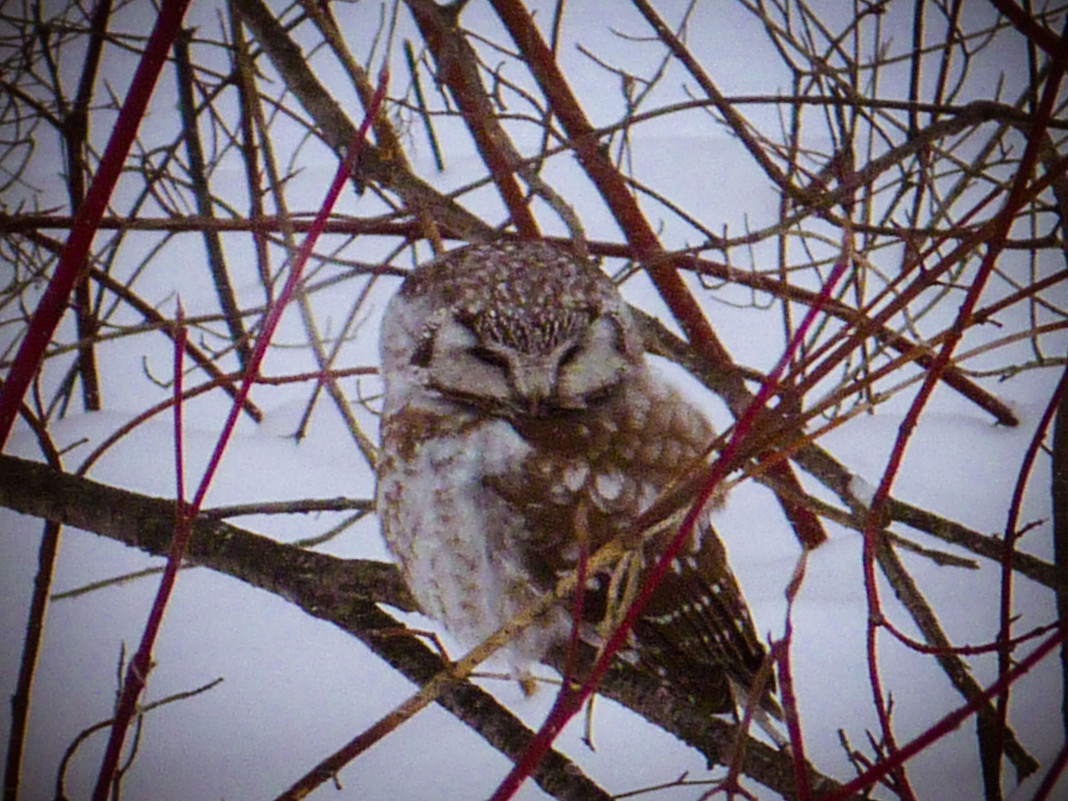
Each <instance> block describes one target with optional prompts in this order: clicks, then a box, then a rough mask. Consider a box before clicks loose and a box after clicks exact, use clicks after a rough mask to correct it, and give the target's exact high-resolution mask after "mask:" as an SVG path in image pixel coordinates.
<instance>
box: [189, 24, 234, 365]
mask: <svg viewBox="0 0 1068 801" xmlns="http://www.w3.org/2000/svg"><path fill="white" fill-rule="evenodd" d="M192 36H193V33H192V31H191V30H189V29H184V30H181V31H179V32H178V35H177V36H176V37H175V38H174V48H173V49H174V61H175V66H176V69H175V74H176V76H177V80H178V110H179V111H180V112H181V116H182V129H183V130H182V138H183V139H184V140H185V149H186V153H187V154H188V156H189V179H190V182H191V183H192V186H193V196H194V198H195V199H196V204H197V211H198V212H199V214H200V216H201V217H205V218H207V219H209V220H210V219H211V218H212V217H214V216H215V203H214V198H213V197H212V194H211V188H210V186H209V183H208V167H207V164H206V163H205V160H204V148H203V147H202V146H201V143H200V130H199V128H198V126H197V107H196V97H195V96H194V94H193V85H194V83H195V81H196V78H195V76H194V72H193V64H192V62H191V60H190V58H189V41H190V39H192ZM201 236H202V237H203V238H204V249H205V250H206V251H207V256H208V269H209V270H211V277H212V280H213V281H214V282H215V295H216V297H217V298H218V299H219V307H220V308H221V309H222V313H223V317H224V318H225V320H226V326H227V328H229V329H230V339H231V340H232V341H233V343H234V347H235V348H236V350H237V356H238V360H239V361H240V363H241V367H242V368H245V367H247V366H248V363H249V358H250V357H251V355H252V347H251V345H250V344H249V337H248V333H247V332H246V331H245V325H244V322H243V321H242V319H241V310H240V309H239V308H238V305H237V298H236V297H235V296H234V288H233V286H232V285H231V283H230V274H229V271H228V270H227V269H226V257H225V256H224V255H223V247H222V240H221V239H220V238H219V233H218V231H216V230H214V229H212V228H210V227H205V228H203V229H202V230H201Z"/></svg>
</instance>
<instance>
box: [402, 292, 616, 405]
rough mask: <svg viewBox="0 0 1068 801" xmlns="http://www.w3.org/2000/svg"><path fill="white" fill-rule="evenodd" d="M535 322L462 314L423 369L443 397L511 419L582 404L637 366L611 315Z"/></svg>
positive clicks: (437, 335) (441, 333) (445, 328)
mask: <svg viewBox="0 0 1068 801" xmlns="http://www.w3.org/2000/svg"><path fill="white" fill-rule="evenodd" d="M535 323H536V326H537V327H535V325H534V324H532V323H531V321H530V320H525V319H522V318H519V317H510V318H502V317H498V316H496V315H494V316H489V315H487V316H485V317H474V316H462V315H461V316H458V317H456V318H454V319H451V320H448V321H446V322H444V323H443V324H442V325H441V326H440V327H439V328H438V329H437V330H436V331H435V332H434V333H433V334H432V337H431V341H430V342H429V343H428V348H429V351H428V350H427V348H421V349H420V354H421V357H422V359H423V365H422V366H425V367H426V368H427V369H428V374H429V377H430V380H431V383H432V385H433V386H434V388H435V389H437V390H438V391H439V392H441V393H442V394H445V395H448V396H451V397H454V398H456V399H457V400H463V401H466V402H470V403H473V404H475V405H479V406H482V407H483V408H486V409H488V410H489V411H491V412H493V413H496V414H501V415H502V416H509V417H510V416H513V415H516V414H519V415H530V416H535V417H544V416H550V415H553V414H557V413H560V412H567V411H573V410H578V409H585V408H587V407H588V406H589V405H590V404H591V403H596V402H597V401H598V400H600V399H602V398H604V397H605V396H607V395H609V394H611V392H612V391H613V390H614V389H615V387H616V386H617V385H618V384H619V382H620V381H621V380H622V379H623V378H624V377H625V376H626V375H627V373H628V372H629V371H630V370H631V369H633V368H634V367H635V358H634V356H633V355H629V354H627V353H625V351H624V341H623V333H622V329H621V326H620V322H619V321H618V320H616V319H615V318H613V317H611V316H596V317H591V315H590V314H588V313H585V312H582V313H568V312H561V311H558V312H557V313H556V314H554V315H542V316H541V317H539V318H537V319H536V320H535Z"/></svg>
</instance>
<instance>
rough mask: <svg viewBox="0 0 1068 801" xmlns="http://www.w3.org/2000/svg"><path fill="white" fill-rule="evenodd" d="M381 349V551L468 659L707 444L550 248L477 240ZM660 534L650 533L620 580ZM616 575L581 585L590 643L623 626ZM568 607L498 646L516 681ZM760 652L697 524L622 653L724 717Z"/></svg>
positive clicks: (590, 288) (409, 289) (609, 305)
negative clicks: (616, 624)
mask: <svg viewBox="0 0 1068 801" xmlns="http://www.w3.org/2000/svg"><path fill="white" fill-rule="evenodd" d="M381 341H382V345H381V347H382V375H383V378H384V379H385V385H386V392H385V407H384V410H383V414H382V458H381V463H380V467H379V478H378V508H379V512H380V514H381V518H382V526H383V531H384V534H385V538H386V542H387V543H388V545H389V547H390V549H391V550H392V552H393V554H394V555H395V557H396V558H397V560H398V562H399V563H400V566H401V570H402V571H403V574H404V577H405V579H406V580H407V582H408V584H409V586H410V587H411V590H412V592H413V594H414V595H415V597H416V599H417V600H418V601H419V604H420V606H421V607H422V609H423V611H424V612H425V613H426V614H428V615H430V616H431V617H434V618H436V619H438V620H440V621H441V622H442V623H443V624H444V625H445V626H446V628H448V630H449V631H450V632H451V633H452V634H453V635H454V636H456V637H457V638H458V639H459V640H460V641H462V642H463V643H465V644H467V645H474V644H475V643H477V642H479V641H481V640H482V639H484V638H485V637H487V636H489V635H490V634H492V633H493V632H494V631H496V630H497V629H498V628H499V627H500V626H501V625H502V624H504V623H505V622H507V621H508V620H509V619H511V618H512V617H513V616H514V615H515V614H516V613H518V612H520V611H521V610H523V609H524V608H526V607H527V606H529V605H530V604H531V603H532V602H533V601H534V600H535V599H536V598H538V597H539V596H540V595H541V594H543V593H544V592H546V591H548V590H551V589H552V588H553V587H554V585H555V583H556V581H557V580H558V579H559V578H560V577H561V576H563V575H565V574H566V573H568V572H569V571H572V570H574V569H575V566H576V562H577V560H578V558H579V553H580V545H581V541H582V539H583V538H585V540H586V545H587V547H588V549H589V551H588V552H589V553H593V552H595V551H596V550H597V548H599V547H600V546H601V545H603V544H604V543H606V542H609V541H610V540H612V539H613V538H616V537H617V536H619V535H620V534H624V533H626V534H630V535H631V536H632V537H636V535H637V533H638V532H635V531H634V530H633V529H634V523H635V521H636V520H637V518H638V517H639V515H641V514H642V513H643V512H644V511H646V510H647V509H648V508H649V507H650V505H651V504H652V503H653V501H654V500H655V499H656V498H657V497H658V496H659V495H660V493H661V492H662V491H663V490H664V489H665V488H667V487H668V486H669V485H670V484H672V482H674V481H675V480H676V479H678V478H679V477H680V475H681V474H682V473H684V472H685V471H686V469H687V467H692V466H694V465H699V464H702V463H703V460H704V458H705V452H706V450H707V449H708V446H709V444H710V443H711V441H712V439H713V430H712V427H711V426H710V425H709V423H708V422H707V421H706V420H705V418H704V416H703V415H702V414H701V413H700V412H699V411H698V410H697V409H696V408H694V407H693V406H691V405H690V404H689V403H687V402H686V401H685V400H683V399H682V398H681V397H680V396H679V394H678V393H677V392H676V391H675V390H674V389H673V388H671V387H669V386H668V385H667V384H665V383H664V382H662V381H661V380H660V379H659V378H658V377H657V376H656V375H654V374H653V373H652V372H651V371H650V369H649V367H648V365H647V364H646V359H645V353H644V350H643V346H642V340H641V336H640V332H639V331H638V329H637V326H636V323H635V322H634V319H633V318H632V316H631V313H630V311H629V310H628V307H627V304H626V302H625V301H624V300H623V298H622V296H621V295H620V294H619V291H618V290H617V289H616V287H615V285H614V284H613V283H612V282H611V281H610V280H609V279H608V277H607V276H606V275H604V274H603V273H602V272H601V271H600V270H599V269H598V268H597V267H596V266H594V265H593V264H591V263H589V262H587V261H585V260H580V259H578V258H576V257H575V256H574V255H572V254H571V253H569V252H568V251H566V250H564V249H562V248H558V247H554V246H551V245H548V244H545V243H541V242H507V243H499V244H490V245H472V246H469V247H465V248H461V249H458V250H454V251H452V252H450V253H447V254H445V255H444V256H442V257H440V258H438V259H435V260H434V261H431V262H430V263H428V264H425V265H423V266H421V267H419V268H418V269H417V270H415V272H413V273H412V274H411V275H410V276H409V277H408V279H407V280H406V281H405V282H404V284H403V286H402V287H401V288H400V291H399V292H398V293H397V295H396V297H394V298H393V300H392V301H391V302H390V304H389V306H388V308H387V310H386V313H385V318H384V322H383V325H382V336H381ZM674 534H675V529H674V528H672V527H662V530H661V531H659V532H658V533H656V534H654V535H652V536H649V537H647V539H646V541H645V543H644V545H642V546H641V550H640V551H639V552H638V554H637V558H635V559H631V560H630V565H631V567H630V570H631V571H632V573H631V576H630V578H631V579H632V580H636V581H638V582H640V581H641V580H642V571H643V570H644V569H645V568H648V567H649V566H651V565H652V564H654V563H655V560H656V558H657V555H658V552H659V551H660V550H661V549H663V548H665V547H666V545H667V543H668V542H670V541H671V538H672V537H673V536H674ZM635 541H636V542H637V541H639V540H638V539H636V538H635ZM612 572H613V571H610V570H609V571H602V572H597V573H594V574H591V575H590V576H588V577H587V579H588V580H587V582H586V589H585V590H584V593H585V595H584V596H583V601H584V603H583V610H584V615H583V617H584V621H583V624H582V626H581V627H580V632H581V634H582V637H583V639H585V640H586V641H587V642H590V643H591V644H594V645H596V644H597V642H598V641H599V639H600V638H601V637H603V636H604V635H606V634H607V632H606V631H605V628H606V626H607V625H608V623H606V620H608V621H611V620H618V619H619V617H620V616H621V615H620V610H619V609H618V608H613V606H614V605H615V604H617V603H618V602H619V598H620V597H621V593H620V591H619V587H620V584H621V582H620V576H619V573H618V570H617V571H615V579H614V580H613V576H612ZM631 586H633V581H632V584H631ZM624 596H625V594H624ZM570 609H571V607H570V606H569V605H568V604H558V605H557V606H556V607H554V608H553V609H552V610H551V611H550V612H548V613H546V614H545V615H544V616H542V617H541V618H540V619H539V620H537V621H536V622H535V623H534V624H533V625H532V626H530V627H529V628H527V629H526V630H525V631H523V632H522V633H521V634H520V635H519V636H518V637H517V638H516V639H514V640H513V641H512V642H511V643H510V644H509V646H508V647H507V648H508V651H507V652H508V654H509V656H510V658H511V660H512V662H513V664H514V665H515V667H516V669H517V670H518V671H519V672H520V674H522V673H524V671H526V669H527V668H529V666H530V665H532V664H533V663H535V662H537V661H540V660H542V659H543V658H545V657H547V656H549V655H550V654H551V652H552V651H553V649H556V648H559V647H562V646H563V645H564V644H566V643H567V642H568V639H569V636H570V632H571V629H572V620H571V611H570ZM763 653H764V650H763V648H762V646H761V644H760V642H759V640H758V638H757V636H756V633H755V631H754V629H753V624H752V622H751V621H750V618H749V612H748V610H747V608H746V604H745V601H744V599H743V598H742V595H741V592H740V591H739V589H738V585H737V583H736V582H735V579H734V577H733V575H732V574H731V572H730V568H729V567H728V565H727V560H726V553H725V551H724V549H723V545H722V543H721V542H720V541H719V538H718V537H717V536H716V533H715V532H714V531H713V530H712V528H711V525H710V524H709V522H708V520H707V516H706V519H705V520H704V521H703V523H702V524H701V525H700V526H699V527H698V529H697V531H696V532H695V534H694V535H693V536H692V537H691V538H690V541H689V542H687V543H686V545H685V547H684V549H683V550H682V552H681V553H680V556H679V557H678V559H676V560H675V561H674V563H673V564H672V569H671V570H669V571H668V572H667V573H666V574H665V577H664V579H663V581H662V582H661V583H660V584H659V585H658V587H657V589H656V592H655V593H654V594H653V596H652V598H651V600H650V601H649V603H648V604H647V605H646V607H645V608H644V610H643V612H642V614H641V616H640V617H639V618H638V620H637V622H636V624H635V626H634V629H633V632H632V637H631V642H630V646H629V649H628V652H627V654H626V655H625V656H626V658H627V659H628V660H629V661H632V662H633V663H634V664H635V665H636V666H637V667H638V668H639V669H641V670H643V671H645V672H649V673H651V674H652V675H655V676H657V677H659V678H660V679H661V680H662V681H663V682H664V683H666V684H668V685H670V686H672V687H674V688H676V689H679V690H682V691H683V692H684V693H686V694H688V695H689V696H690V697H691V698H692V699H693V700H694V702H695V703H696V704H699V705H700V707H701V708H702V709H705V710H707V711H709V712H725V711H729V710H731V709H733V708H734V703H735V702H734V695H733V694H732V686H734V687H735V688H736V689H737V688H741V689H743V690H745V689H748V688H749V686H750V684H751V682H752V680H753V678H754V676H755V674H756V671H757V670H758V669H759V667H760V664H761V660H762V658H763Z"/></svg>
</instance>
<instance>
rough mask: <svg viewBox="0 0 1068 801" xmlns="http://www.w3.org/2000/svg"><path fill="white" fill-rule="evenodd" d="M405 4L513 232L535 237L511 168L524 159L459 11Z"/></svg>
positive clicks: (428, 1)
mask: <svg viewBox="0 0 1068 801" xmlns="http://www.w3.org/2000/svg"><path fill="white" fill-rule="evenodd" d="M406 4H407V6H408V8H409V10H410V11H411V12H412V16H413V17H414V18H415V23H416V25H418V26H419V33H420V34H422V36H423V40H424V41H425V42H426V44H427V47H429V48H430V52H431V53H433V54H434V61H435V63H436V64H437V68H438V71H437V78H438V81H440V82H441V83H444V84H445V85H446V86H448V87H449V92H450V94H451V95H452V98H453V100H454V101H455V102H456V105H457V106H458V107H459V109H460V113H461V114H463V118H464V122H465V123H466V124H467V129H468V130H469V131H470V132H471V136H472V137H473V138H474V140H475V146H476V147H478V152H479V155H480V156H481V157H482V161H483V163H484V164H485V165H486V167H487V168H488V169H489V172H490V176H491V177H492V178H493V183H494V184H496V186H497V191H498V192H499V193H500V195H501V199H502V200H503V201H504V204H505V206H507V208H508V212H509V214H510V215H511V218H512V223H513V225H515V228H516V231H518V232H519V236H520V237H521V238H523V239H533V238H535V237H537V236H538V223H537V221H536V220H535V219H534V214H533V213H532V212H531V210H530V206H529V204H528V203H527V201H526V198H525V197H524V195H523V190H522V188H521V187H520V186H519V183H518V181H516V178H515V165H517V164H519V163H520V162H522V159H521V158H520V157H519V155H518V154H517V153H516V152H515V148H514V147H513V146H512V144H511V141H510V139H509V137H508V135H507V134H506V133H505V131H504V129H503V128H502V127H501V124H500V122H499V121H498V120H497V118H496V115H495V114H494V113H493V106H492V105H491V103H490V100H489V96H488V94H487V92H486V89H485V87H484V86H483V85H482V81H481V80H480V78H479V75H478V58H477V56H476V55H475V51H474V49H473V48H472V47H471V45H470V44H469V43H468V41H467V39H466V38H465V37H464V35H463V33H462V32H461V30H460V27H459V25H458V13H459V7H457V8H452V9H450V8H447V7H444V6H439V5H437V4H436V3H434V2H432V0H406Z"/></svg>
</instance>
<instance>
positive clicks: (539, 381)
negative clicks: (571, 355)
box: [511, 359, 556, 417]
mask: <svg viewBox="0 0 1068 801" xmlns="http://www.w3.org/2000/svg"><path fill="white" fill-rule="evenodd" d="M511 378H512V388H513V389H514V390H515V394H516V396H517V400H518V401H519V403H520V404H522V406H523V407H524V408H525V409H526V411H527V412H528V413H529V414H531V415H534V416H535V417H541V416H544V415H545V414H546V413H547V411H548V410H549V408H550V407H551V405H552V404H551V403H550V401H551V400H552V398H553V396H554V395H555V392H556V364H555V363H550V360H548V359H545V360H542V359H530V360H528V361H527V362H526V363H524V364H522V365H514V366H513V367H512V371H511Z"/></svg>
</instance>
